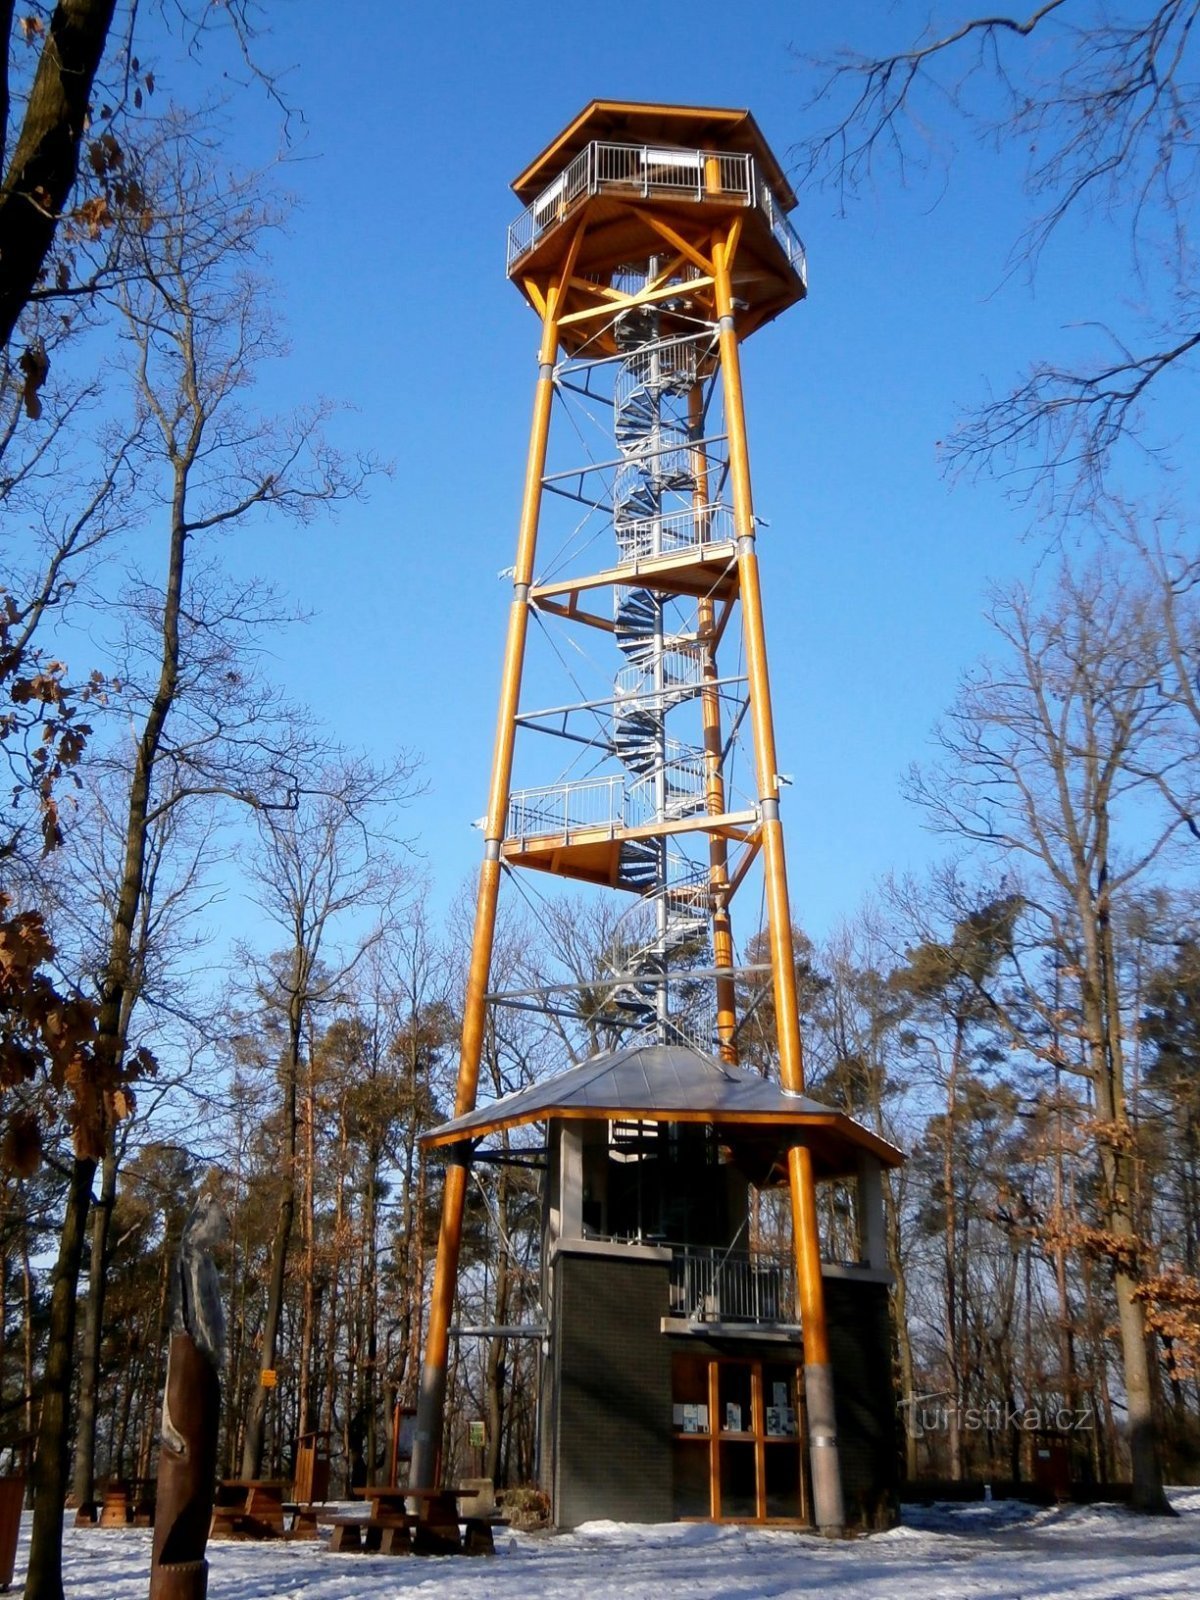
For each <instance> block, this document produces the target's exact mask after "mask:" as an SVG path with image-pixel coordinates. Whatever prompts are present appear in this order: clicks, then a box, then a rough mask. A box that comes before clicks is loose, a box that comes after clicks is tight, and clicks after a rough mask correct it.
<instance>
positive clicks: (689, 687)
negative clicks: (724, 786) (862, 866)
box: [608, 314, 711, 1043]
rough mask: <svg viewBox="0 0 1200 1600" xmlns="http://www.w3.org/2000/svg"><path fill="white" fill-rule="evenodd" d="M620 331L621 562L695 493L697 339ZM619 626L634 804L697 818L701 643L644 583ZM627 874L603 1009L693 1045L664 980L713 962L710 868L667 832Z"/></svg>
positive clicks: (635, 858)
mask: <svg viewBox="0 0 1200 1600" xmlns="http://www.w3.org/2000/svg"><path fill="white" fill-rule="evenodd" d="M618 337H619V339H620V341H621V342H622V343H623V344H624V345H625V347H626V350H627V354H626V356H625V359H624V360H623V361H622V362H621V364H620V366H619V367H618V372H617V380H616V385H615V391H614V399H613V411H614V435H615V438H616V442H617V446H618V448H619V449H620V452H621V456H622V463H621V466H620V467H619V469H618V471H617V477H616V484H615V487H614V494H613V526H614V530H615V534H616V541H617V548H618V553H619V555H620V557H621V559H623V560H633V559H635V558H636V557H638V556H642V555H647V554H657V553H659V551H661V548H662V529H663V518H664V497H665V496H670V495H675V496H686V497H690V496H691V495H692V493H693V492H694V490H695V480H694V471H695V466H694V459H695V457H694V450H693V446H692V442H691V436H690V432H689V427H688V423H687V420H686V417H685V416H683V415H681V407H679V406H678V405H677V404H676V405H675V406H672V405H671V403H670V402H671V401H672V400H673V399H674V400H676V401H678V400H679V399H681V398H683V397H686V396H687V394H688V393H689V391H690V390H691V389H692V388H693V386H694V385H695V383H696V381H697V372H698V365H697V363H698V359H699V358H698V348H699V347H698V344H697V341H696V340H695V339H691V338H682V339H665V340H664V339H658V338H656V337H655V336H654V318H653V316H652V315H650V316H647V315H645V314H640V315H638V316H637V317H634V318H630V319H628V320H627V323H626V325H625V327H624V328H623V329H622V330H620V332H619V335H618ZM614 629H615V638H616V643H617V646H618V648H619V649H620V651H621V653H622V655H623V656H624V658H625V660H626V662H627V664H628V665H627V667H626V668H625V670H624V671H623V672H622V673H620V674H619V675H618V678H617V680H616V684H615V690H616V693H615V696H614V701H613V713H612V733H613V748H614V750H615V752H616V755H617V757H618V759H619V760H620V762H621V764H622V766H623V767H624V768H625V771H626V773H627V774H628V780H627V783H626V793H627V796H628V797H629V802H630V803H631V805H632V808H633V809H642V808H644V809H645V810H646V811H647V812H648V813H650V814H651V815H652V817H653V819H654V820H657V821H660V822H667V821H675V820H678V819H681V818H685V817H690V816H695V815H697V814H698V813H700V812H702V811H703V810H704V809H705V803H706V800H705V782H704V778H705V774H704V764H703V752H701V751H699V750H696V749H694V748H692V747H689V746H687V745H684V744H682V743H680V742H679V741H678V740H677V739H674V738H671V737H670V736H669V735H668V733H667V726H666V722H667V714H668V711H669V710H671V709H672V708H673V707H674V706H677V705H678V704H680V702H681V701H682V700H685V699H687V698H689V697H690V696H691V695H692V694H694V693H698V692H699V688H700V685H701V656H700V653H699V651H698V649H697V647H696V642H695V639H694V637H692V636H688V635H684V634H679V633H672V632H669V631H668V630H667V628H666V626H665V619H664V601H663V599H662V596H661V595H658V594H655V593H654V592H652V591H651V590H648V589H642V588H633V587H624V586H623V587H620V588H618V589H617V591H616V607H615V619H614ZM620 877H621V882H622V883H623V884H624V885H625V886H626V887H627V888H631V889H637V890H640V891H641V896H640V899H639V900H638V902H637V904H636V906H634V907H633V908H631V910H630V912H628V913H627V914H626V919H623V922H624V924H625V927H626V930H627V932H628V934H629V935H630V937H629V939H628V943H627V944H626V945H625V948H623V949H622V950H621V952H620V954H619V956H618V957H616V958H615V959H614V961H612V962H610V963H609V970H610V972H611V973H612V976H614V977H616V978H620V979H621V980H622V981H621V982H620V984H619V985H618V986H617V987H616V988H615V989H614V990H613V991H612V992H611V994H610V997H609V1001H608V1009H609V1010H610V1012H611V1013H615V1014H616V1015H617V1016H619V1017H620V1019H621V1020H622V1021H623V1022H625V1023H627V1024H628V1025H630V1026H632V1027H633V1028H635V1029H637V1030H638V1031H652V1032H654V1033H655V1034H656V1035H657V1036H658V1037H659V1038H660V1040H661V1041H662V1042H664V1043H678V1042H681V1041H684V1040H689V1039H690V1041H691V1042H694V1043H698V1042H700V1041H699V1040H697V1039H694V1038H692V1030H691V1028H690V1026H689V1019H688V1017H687V1016H675V1017H673V1016H671V1015H670V1014H669V1013H668V1012H667V1011H666V1007H665V1004H664V1003H663V984H662V980H663V978H664V977H665V976H666V974H667V972H668V970H669V969H670V967H671V965H672V963H673V962H675V963H676V964H678V963H679V962H680V960H681V959H682V960H683V962H684V964H686V965H690V966H694V965H696V964H697V963H698V962H699V963H701V964H702V963H703V962H704V961H705V960H706V959H707V952H708V951H709V949H710V935H711V919H710V910H709V888H708V875H707V872H705V871H702V870H700V869H698V868H695V867H693V866H692V865H691V864H690V863H689V862H687V861H686V860H685V859H683V858H681V857H674V856H671V855H670V854H669V852H668V851H667V849H666V844H665V841H664V840H662V839H637V840H625V841H624V842H623V844H622V847H621V856H620ZM692 1020H694V1019H692Z"/></svg>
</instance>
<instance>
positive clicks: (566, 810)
mask: <svg viewBox="0 0 1200 1600" xmlns="http://www.w3.org/2000/svg"><path fill="white" fill-rule="evenodd" d="M624 820H625V779H624V777H623V776H622V775H621V774H619V773H614V774H613V775H612V776H611V777H603V778H581V779H580V780H579V781H578V782H576V783H555V784H550V785H548V786H546V787H545V788H541V789H517V790H514V792H513V793H512V795H511V796H510V797H509V802H508V827H507V830H506V837H507V838H509V839H536V838H539V837H543V836H545V835H548V834H562V835H563V836H564V837H565V836H566V835H567V834H569V833H572V832H576V831H578V830H580V829H584V828H609V827H618V828H619V827H621V825H622V824H623V823H624Z"/></svg>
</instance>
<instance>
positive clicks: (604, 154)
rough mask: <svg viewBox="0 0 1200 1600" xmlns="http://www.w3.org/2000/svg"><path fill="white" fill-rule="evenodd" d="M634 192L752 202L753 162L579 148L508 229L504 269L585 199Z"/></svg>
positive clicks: (711, 153)
mask: <svg viewBox="0 0 1200 1600" xmlns="http://www.w3.org/2000/svg"><path fill="white" fill-rule="evenodd" d="M604 193H620V194H635V195H639V196H641V198H643V199H648V198H649V197H650V196H651V195H662V196H664V197H665V198H670V199H676V200H678V199H687V200H734V201H738V202H740V203H741V204H742V205H747V206H752V205H753V204H754V203H755V189H754V160H753V158H752V157H751V156H748V155H744V154H741V153H738V152H735V151H728V150H676V149H668V148H665V147H662V148H660V147H656V146H653V145H636V144H608V143H602V142H600V141H596V142H594V143H592V144H589V145H585V147H584V148H583V149H582V150H581V151H580V152H579V154H578V155H577V156H576V157H575V159H574V161H572V162H571V164H570V166H569V167H567V169H566V171H565V172H562V173H560V174H559V176H558V177H557V178H555V180H554V182H553V183H551V184H548V185H547V187H546V188H545V189H543V190H542V192H541V194H539V195H538V196H537V198H536V199H535V200H533V201H532V202H531V203H530V204H529V205H527V206H526V207H525V209H524V211H522V213H521V215H520V216H519V217H518V218H517V219H516V221H515V222H513V223H511V224H510V226H509V230H508V265H509V269H510V270H511V268H512V266H513V263H514V262H516V261H519V260H520V258H521V257H522V256H523V255H525V254H526V253H527V252H528V251H530V250H532V248H533V246H534V245H535V244H536V243H537V241H538V240H539V239H540V238H541V236H542V235H543V234H544V233H545V232H546V231H547V230H548V229H549V228H552V227H554V226H555V225H556V224H557V223H559V222H561V221H562V220H563V218H564V217H566V216H567V215H568V214H569V212H570V211H571V210H573V208H574V206H575V205H576V203H577V202H578V201H579V200H580V199H581V198H583V197H584V196H585V195H593V194H604Z"/></svg>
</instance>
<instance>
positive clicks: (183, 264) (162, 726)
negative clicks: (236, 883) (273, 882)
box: [29, 125, 367, 1600]
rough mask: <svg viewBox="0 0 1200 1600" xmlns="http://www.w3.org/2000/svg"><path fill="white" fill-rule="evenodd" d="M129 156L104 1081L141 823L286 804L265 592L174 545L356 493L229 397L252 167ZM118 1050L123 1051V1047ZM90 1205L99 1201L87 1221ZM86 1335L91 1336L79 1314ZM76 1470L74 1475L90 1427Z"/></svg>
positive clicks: (237, 388) (241, 378) (58, 1401)
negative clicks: (130, 554) (145, 163)
mask: <svg viewBox="0 0 1200 1600" xmlns="http://www.w3.org/2000/svg"><path fill="white" fill-rule="evenodd" d="M156 157H157V164H156V165H155V166H154V167H147V168H146V169H144V171H143V193H144V197H145V203H146V206H147V208H148V209H147V215H146V219H145V222H144V225H142V226H139V227H138V228H137V229H136V230H134V231H133V232H132V233H131V234H130V235H129V237H128V239H127V252H128V255H129V256H130V258H131V259H132V260H133V261H134V262H135V263H136V277H135V278H131V279H129V280H126V281H125V282H123V284H122V285H121V287H120V289H119V290H118V291H117V295H116V309H117V310H118V312H119V315H120V317H121V319H122V322H123V326H124V329H125V337H126V340H127V345H128V350H129V371H130V377H131V380H132V385H133V393H134V398H135V405H136V407H137V409H138V412H139V415H140V418H141V419H142V421H143V423H144V427H145V432H146V437H147V441H148V443H147V451H148V452H150V451H152V452H153V453H152V455H150V456H149V457H148V459H145V460H143V462H142V470H143V472H145V473H147V474H149V473H150V472H151V471H152V470H154V468H155V467H156V466H160V467H161V470H162V473H163V478H164V485H163V487H164V491H165V492H164V501H165V504H164V507H163V511H164V512H165V516H164V523H165V528H164V531H165V544H166V557H165V580H164V581H163V583H162V585H161V587H159V586H157V585H152V584H144V583H143V584H141V585H139V586H137V588H136V590H135V593H134V595H133V596H132V603H131V605H130V607H129V611H128V615H130V616H131V617H132V618H133V619H134V620H133V623H132V625H131V627H130V630H129V633H128V635H127V649H126V656H127V661H126V666H127V668H128V670H127V671H126V672H125V674H124V677H123V682H124V684H125V688H124V690H123V692H122V696H121V701H122V708H123V710H124V711H125V713H126V715H127V716H128V717H129V719H130V723H131V725H132V727H133V730H134V731H133V735H132V739H131V741H130V747H127V748H126V749H124V750H118V751H116V752H115V753H114V754H115V759H116V760H117V762H118V764H120V765H121V766H122V768H123V770H124V781H125V798H124V806H123V843H122V851H121V860H120V863H119V867H118V871H117V878H116V882H115V884H114V888H113V897H112V903H111V914H110V917H109V921H108V928H107V932H106V946H107V948H106V950H105V952H104V959H103V964H102V967H101V970H100V973H99V975H98V979H97V1043H96V1050H97V1055H98V1058H99V1060H100V1063H101V1067H102V1069H103V1071H104V1072H105V1073H106V1074H107V1077H108V1078H111V1079H113V1080H114V1081H116V1080H122V1081H123V1080H124V1078H126V1077H128V1076H130V1075H131V1073H130V1072H129V1070H128V1068H129V1066H130V1065H131V1063H130V1060H129V1056H128V1051H127V1045H128V1037H129V1026H130V1018H131V1015H132V1011H133V1007H134V1006H135V1005H136V1003H137V999H138V996H139V986H140V968H141V966H142V965H144V959H145V953H144V952H142V953H141V954H140V955H139V951H138V935H139V929H141V930H143V931H144V930H146V929H147V928H148V927H149V926H151V925H152V923H151V921H149V920H148V919H151V911H150V906H149V903H148V898H147V897H148V895H152V894H153V891H154V887H155V884H156V882H157V879H156V876H155V874H154V873H153V871H151V870H149V869H150V868H151V865H152V861H153V844H154V839H155V830H156V828H158V827H160V826H161V825H163V824H164V822H165V820H166V819H167V818H168V817H169V816H170V814H171V813H172V812H173V811H175V810H176V808H178V807H180V806H182V805H185V804H188V803H191V802H194V801H196V800H201V801H202V802H207V801H209V800H211V799H212V798H213V797H222V798H230V799H235V800H238V801H241V802H243V803H246V804H248V805H250V806H253V807H271V806H282V807H287V806H290V805H293V804H294V803H295V797H296V789H297V781H296V776H295V772H296V764H297V762H298V761H299V760H302V759H303V745H304V742H305V741H304V740H303V739H298V738H297V735H296V733H295V731H294V727H293V725H292V719H291V718H289V717H287V716H286V715H285V714H284V713H285V708H284V707H282V706H281V705H280V704H279V702H278V700H277V699H275V700H272V697H271V696H270V695H269V694H268V695H266V696H264V694H263V691H262V686H261V684H260V682H259V679H258V674H257V672H256V670H255V667H254V656H253V647H254V644H255V642H256V635H257V632H258V629H259V627H260V626H261V624H262V622H263V621H264V618H265V615H266V614H267V613H269V612H270V611H271V610H273V609H274V607H273V605H272V603H271V601H270V599H269V597H266V598H264V595H263V594H262V593H261V592H260V591H259V590H258V589H257V588H256V587H254V586H252V587H251V588H250V589H248V590H247V589H245V588H238V587H231V586H230V585H228V584H225V583H222V582H221V581H220V580H219V579H217V578H216V577H215V576H214V571H213V568H212V566H211V564H206V563H205V562H203V561H201V562H200V563H199V564H197V563H196V562H195V560H194V557H195V552H196V550H197V547H198V543H199V541H200V540H201V539H202V538H203V537H204V536H205V535H210V534H211V533H212V532H213V531H214V530H217V529H220V528H224V527H229V526H234V525H237V524H238V523H241V522H243V521H245V520H246V519H247V518H248V517H249V516H250V515H251V513H253V512H255V511H256V510H258V509H260V508H262V509H266V510H272V511H281V512H284V513H286V514H290V515H292V516H297V517H300V518H301V519H305V518H308V517H310V516H311V515H312V514H313V512H314V510H315V508H316V507H318V506H328V505H329V504H330V502H333V501H336V500H338V499H339V498H341V497H343V496H345V495H348V494H353V493H356V492H357V491H358V489H359V488H360V486H361V483H362V481H363V476H364V473H365V471H366V470H367V467H366V464H365V463H345V462H343V461H341V460H340V459H339V458H338V457H337V456H336V455H335V454H334V453H333V452H331V451H330V450H328V448H327V447H326V446H325V445H324V443H323V441H322V439H321V437H320V434H319V431H318V421H319V418H318V417H317V416H314V415H308V416H304V417H300V418H296V419H289V420H288V421H285V422H284V423H282V424H277V423H272V422H271V421H270V420H263V419H259V418H257V417H255V416H253V415H252V414H248V413H247V410H246V408H245V406H244V405H243V403H242V398H241V397H242V395H243V393H244V391H245V389H246V387H247V386H248V384H249V383H250V382H251V380H252V377H253V373H254V368H255V365H256V363H257V362H258V361H259V360H260V359H262V358H263V357H265V356H267V355H269V354H271V353H273V351H274V350H276V349H277V342H276V336H275V334H274V330H273V327H272V324H271V322H270V319H269V318H268V317H267V315H266V313H265V311H263V309H262V290H261V285H260V284H258V283H257V282H256V281H255V279H254V278H253V277H252V276H251V275H249V273H248V272H247V271H246V265H247V261H248V258H249V256H250V253H251V252H252V251H253V250H254V248H255V246H256V244H257V242H258V241H260V240H261V238H262V235H263V232H264V230H265V229H266V228H267V227H268V226H269V224H270V222H271V213H270V212H269V210H268V209H267V208H266V207H265V205H264V201H263V198H262V195H261V193H260V191H259V189H258V187H257V185H256V183H255V182H254V181H253V180H240V179H238V178H237V177H236V176H234V175H231V174H228V173H224V174H223V173H221V172H220V170H219V168H218V167H217V166H216V164H215V161H214V152H213V151H211V150H208V149H203V150H202V149H201V148H199V147H198V146H197V142H196V136H195V134H194V132H193V131H192V130H191V129H189V128H188V127H186V126H185V125H178V126H176V127H175V129H174V133H173V136H172V137H168V138H166V139H164V141H163V142H162V144H161V146H160V148H159V150H158V151H157V152H156ZM133 1065H135V1064H133ZM128 1108H129V1102H128V1100H126V1101H125V1103H124V1104H120V1103H118V1102H117V1101H116V1100H115V1099H114V1098H113V1097H112V1096H111V1095H108V1096H104V1097H102V1098H101V1100H100V1101H99V1103H98V1105H97V1129H96V1134H97V1137H96V1138H93V1139H91V1140H89V1141H88V1142H87V1143H85V1144H84V1145H83V1146H82V1147H81V1148H80V1149H79V1150H78V1152H77V1154H76V1156H75V1160H74V1164H73V1168H72V1176H71V1184H70V1189H69V1194H68V1201H67V1207H66V1212H65V1215H64V1219H63V1230H62V1236H61V1240H60V1247H59V1255H58V1262H57V1266H56V1269H55V1278H54V1289H53V1295H52V1309H51V1328H50V1345H49V1350H48V1355H47V1379H46V1399H45V1401H44V1404H43V1415H42V1426H41V1429H40V1433H39V1444H38V1457H37V1473H38V1497H37V1507H36V1510H35V1519H34V1530H33V1539H32V1544H31V1549H30V1565H29V1593H30V1594H31V1595H33V1596H37V1597H40V1600H57V1596H58V1595H59V1594H60V1593H61V1588H62V1578H61V1533H62V1519H61V1515H60V1511H61V1506H62V1501H63V1496H64V1493H65V1489H66V1471H67V1466H66V1463H67V1445H68V1403H67V1402H68V1397H69V1385H70V1374H71V1350H72V1346H73V1343H74V1324H75V1301H76V1286H77V1283H78V1278H79V1272H80V1266H81V1261H82V1252H83V1245H84V1237H85V1227H86V1219H87V1214H88V1206H89V1198H90V1193H91V1186H92V1180H93V1177H94V1174H95V1170H96V1163H97V1155H98V1153H100V1152H102V1151H104V1150H106V1149H107V1148H108V1140H109V1138H110V1136H111V1129H112V1124H113V1122H114V1120H115V1119H116V1118H117V1117H118V1116H119V1115H120V1114H121V1113H122V1112H123V1111H125V1110H127V1109H128ZM107 1215H108V1210H107V1208H105V1209H103V1210H102V1212H101V1218H102V1219H103V1218H105V1217H106V1216H107ZM98 1227H99V1228H100V1236H99V1237H98V1238H97V1239H95V1240H94V1247H95V1246H99V1255H98V1256H95V1255H94V1257H93V1262H92V1275H91V1283H92V1294H93V1296H95V1297H96V1298H97V1300H99V1296H100V1294H101V1293H102V1289H101V1285H102V1283H103V1268H104V1245H105V1237H104V1230H103V1227H102V1226H100V1225H99V1224H98ZM94 1321H95V1337H96V1338H98V1337H99V1319H98V1317H97V1318H95V1319H94ZM83 1444H84V1447H85V1448H84V1453H83V1456H82V1458H81V1478H82V1480H83V1487H84V1488H85V1489H87V1488H89V1487H90V1474H91V1465H90V1454H91V1449H90V1446H91V1441H90V1440H89V1439H88V1438H87V1437H86V1436H85V1439H84V1441H83Z"/></svg>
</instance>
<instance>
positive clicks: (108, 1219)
mask: <svg viewBox="0 0 1200 1600" xmlns="http://www.w3.org/2000/svg"><path fill="white" fill-rule="evenodd" d="M116 1197H117V1154H116V1150H115V1148H114V1146H113V1142H112V1136H111V1135H110V1136H109V1146H108V1150H107V1152H106V1153H105V1156H104V1162H103V1165H102V1167H101V1175H100V1194H99V1196H98V1198H97V1200H96V1203H95V1205H94V1206H93V1207H92V1250H91V1265H90V1267H89V1270H88V1297H87V1303H86V1305H85V1306H84V1314H83V1350H82V1356H81V1359H80V1364H79V1419H78V1424H77V1427H76V1433H75V1500H76V1503H77V1505H78V1506H79V1508H80V1509H81V1510H83V1509H84V1508H85V1507H89V1506H91V1505H93V1504H94V1502H95V1499H96V1484H95V1474H96V1418H97V1411H98V1408H99V1399H100V1397H99V1392H98V1391H99V1382H100V1347H101V1344H102V1342H103V1339H104V1290H105V1284H106V1281H107V1278H108V1236H109V1230H110V1227H111V1224H112V1212H113V1204H114V1202H115V1200H116Z"/></svg>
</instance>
